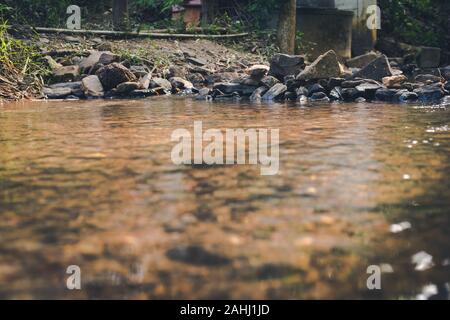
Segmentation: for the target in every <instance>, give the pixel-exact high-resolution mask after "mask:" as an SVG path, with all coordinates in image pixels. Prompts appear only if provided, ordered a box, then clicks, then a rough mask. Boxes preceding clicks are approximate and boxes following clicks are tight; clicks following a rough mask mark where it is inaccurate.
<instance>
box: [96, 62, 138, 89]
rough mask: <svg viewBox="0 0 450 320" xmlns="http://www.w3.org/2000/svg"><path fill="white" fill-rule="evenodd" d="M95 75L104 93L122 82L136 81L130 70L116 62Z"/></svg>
mask: <svg viewBox="0 0 450 320" xmlns="http://www.w3.org/2000/svg"><path fill="white" fill-rule="evenodd" d="M96 75H97V76H98V78H99V79H100V82H101V83H102V85H103V88H104V90H106V91H108V90H111V89H113V88H115V87H117V86H118V85H119V84H121V83H123V82H135V81H136V80H137V79H136V76H135V75H134V74H133V73H132V72H131V71H130V70H128V69H127V68H126V67H124V66H123V65H121V64H119V63H117V62H114V63H111V64H109V65H107V66H104V67H102V68H100V69H99V70H98V71H97V72H96Z"/></svg>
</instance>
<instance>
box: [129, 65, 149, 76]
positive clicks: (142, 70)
mask: <svg viewBox="0 0 450 320" xmlns="http://www.w3.org/2000/svg"><path fill="white" fill-rule="evenodd" d="M130 71H131V72H133V74H134V75H135V76H136V77H138V78H141V77H145V76H146V75H147V74H148V72H149V70H148V68H146V67H145V66H131V67H130Z"/></svg>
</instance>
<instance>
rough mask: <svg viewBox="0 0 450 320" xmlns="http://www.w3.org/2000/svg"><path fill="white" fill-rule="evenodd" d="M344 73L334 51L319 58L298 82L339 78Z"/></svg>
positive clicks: (302, 73) (304, 71) (299, 77)
mask: <svg viewBox="0 0 450 320" xmlns="http://www.w3.org/2000/svg"><path fill="white" fill-rule="evenodd" d="M342 73H343V71H342V68H341V65H340V64H339V61H338V58H337V55H336V53H335V52H334V51H333V50H330V51H328V52H327V53H325V54H323V55H321V56H319V57H318V58H317V59H316V60H315V61H314V62H313V63H312V64H311V65H309V66H307V67H306V68H305V70H303V71H302V72H301V73H300V74H299V75H298V76H297V79H298V80H316V79H328V78H338V77H339V76H340V75H341V74H342Z"/></svg>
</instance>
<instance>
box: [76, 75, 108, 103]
mask: <svg viewBox="0 0 450 320" xmlns="http://www.w3.org/2000/svg"><path fill="white" fill-rule="evenodd" d="M81 88H82V90H83V92H84V94H85V95H86V96H87V97H94V98H100V97H103V96H104V94H105V92H104V89H103V86H102V83H101V82H100V79H99V78H98V77H97V76H95V75H92V76H87V77H86V78H83V80H81Z"/></svg>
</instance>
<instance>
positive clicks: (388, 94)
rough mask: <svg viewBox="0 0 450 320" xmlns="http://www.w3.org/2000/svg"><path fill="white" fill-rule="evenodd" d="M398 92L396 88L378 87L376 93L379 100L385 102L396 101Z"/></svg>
mask: <svg viewBox="0 0 450 320" xmlns="http://www.w3.org/2000/svg"><path fill="white" fill-rule="evenodd" d="M396 93H397V90H394V89H384V88H382V89H378V90H377V91H376V93H375V97H376V99H377V100H379V101H384V102H392V101H394V97H395V94H396Z"/></svg>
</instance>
